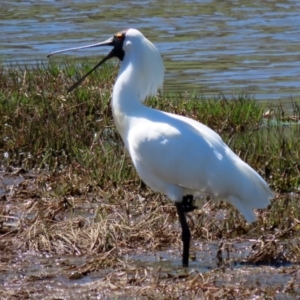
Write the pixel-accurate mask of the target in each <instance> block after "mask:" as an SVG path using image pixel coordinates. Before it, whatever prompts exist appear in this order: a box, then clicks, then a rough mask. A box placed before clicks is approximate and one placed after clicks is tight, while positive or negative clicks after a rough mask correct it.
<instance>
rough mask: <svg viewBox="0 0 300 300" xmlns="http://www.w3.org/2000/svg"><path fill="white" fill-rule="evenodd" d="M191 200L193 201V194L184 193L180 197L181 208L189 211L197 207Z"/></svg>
mask: <svg viewBox="0 0 300 300" xmlns="http://www.w3.org/2000/svg"><path fill="white" fill-rule="evenodd" d="M193 201H194V196H193V195H186V196H183V197H182V202H181V203H182V208H183V210H184V212H191V211H193V210H194V209H195V208H197V207H196V206H194V205H193Z"/></svg>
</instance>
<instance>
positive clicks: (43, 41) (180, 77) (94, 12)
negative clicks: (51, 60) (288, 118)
mask: <svg viewBox="0 0 300 300" xmlns="http://www.w3.org/2000/svg"><path fill="white" fill-rule="evenodd" d="M299 15H300V2H299V1H297V0H285V1H283V0H281V1H264V2H263V3H262V2H261V1H249V0H235V1H226V2H220V1H217V0H198V1H164V2H161V1H151V2H149V1H146V0H140V1H127V2H126V3H125V2H120V1H114V0H113V1H107V0H106V1H101V2H99V1H96V0H88V1H84V2H82V1H54V0H44V1H39V2H37V1H16V0H14V1H2V2H1V11H0V28H1V44H0V60H2V61H5V62H7V61H9V62H14V61H16V60H18V61H19V62H20V63H22V62H28V61H31V62H33V61H36V60H39V61H40V60H43V61H46V54H47V53H49V52H51V51H54V50H58V49H62V48H66V47H72V46H79V45H85V44H89V43H94V42H96V41H100V40H103V39H106V38H107V37H109V36H110V35H111V34H113V33H115V32H117V31H120V30H122V29H124V28H129V27H135V28H138V29H140V30H141V31H142V32H143V33H144V34H145V35H146V36H147V37H148V38H149V39H150V40H151V41H153V42H154V43H155V44H156V45H157V47H158V49H159V50H160V52H161V53H162V56H163V58H164V61H165V64H166V83H165V90H166V91H172V92H183V91H191V90H195V89H197V90H200V91H202V92H204V93H205V94H206V95H207V94H214V95H215V94H217V93H219V92H223V93H225V94H226V95H231V94H232V93H240V92H244V93H250V94H251V95H253V96H254V97H255V99H258V100H269V99H287V98H289V99H290V97H291V96H292V97H297V96H298V95H299V94H300V83H299V75H300V60H299V58H300V51H299V42H300V18H299ZM107 51H108V50H106V49H97V51H92V50H90V51H83V52H77V53H76V56H79V55H85V56H91V57H92V56H100V55H103V54H105V53H107ZM71 54H72V53H71ZM73 55H75V54H74V53H73ZM67 56H68V55H67V54H64V55H62V56H60V59H66V57H67Z"/></svg>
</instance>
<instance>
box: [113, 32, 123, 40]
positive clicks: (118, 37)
mask: <svg viewBox="0 0 300 300" xmlns="http://www.w3.org/2000/svg"><path fill="white" fill-rule="evenodd" d="M124 36H125V34H124V33H123V32H118V33H117V34H116V35H115V37H116V38H117V39H118V41H119V42H121V41H122V40H123V39H124Z"/></svg>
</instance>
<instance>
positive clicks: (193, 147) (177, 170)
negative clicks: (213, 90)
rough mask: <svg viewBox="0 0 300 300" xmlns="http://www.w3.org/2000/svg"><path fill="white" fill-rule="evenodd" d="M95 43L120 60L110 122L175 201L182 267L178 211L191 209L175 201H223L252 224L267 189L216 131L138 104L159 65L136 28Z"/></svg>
mask: <svg viewBox="0 0 300 300" xmlns="http://www.w3.org/2000/svg"><path fill="white" fill-rule="evenodd" d="M98 45H99V46H103V45H110V46H114V49H113V50H112V52H111V53H110V54H109V55H108V57H107V59H108V58H110V57H113V56H115V57H119V58H120V59H121V66H120V70H119V74H118V78H117V80H116V83H115V85H114V88H113V95H112V111H113V116H114V121H115V124H116V126H117V129H118V131H119V133H120V135H121V136H122V139H123V141H124V143H125V146H126V148H127V149H128V152H129V154H130V157H131V159H132V162H133V164H134V166H135V168H136V170H137V172H138V174H139V176H140V178H141V179H142V180H143V181H144V182H145V183H146V184H147V185H148V186H149V187H150V188H151V189H153V190H154V191H157V192H160V193H163V194H165V195H167V196H168V197H169V198H170V200H172V201H173V202H175V204H176V206H177V210H178V214H179V217H180V222H181V225H182V229H183V243H184V254H183V265H184V266H187V265H188V252H189V242H190V241H189V230H188V227H187V224H186V221H185V217H184V212H185V211H191V210H193V208H194V207H193V206H192V204H191V203H188V204H182V205H181V203H183V202H184V201H186V199H185V197H186V196H187V197H193V196H198V195H211V196H213V197H214V198H215V199H217V200H225V201H227V202H229V203H231V204H232V205H234V206H235V207H236V208H237V209H238V210H239V211H240V212H241V213H242V214H243V215H244V217H245V218H246V220H247V221H248V222H253V221H254V220H255V214H254V212H253V209H254V208H265V207H267V206H268V205H269V204H270V199H271V198H272V197H273V193H272V191H271V190H270V188H269V186H268V185H267V183H266V182H265V181H264V180H263V179H262V178H261V176H260V175H259V174H258V173H257V172H256V171H254V170H253V169H252V168H251V167H250V166H249V165H248V164H246V163H245V162H244V161H242V160H241V159H240V158H239V157H238V156H237V155H236V154H235V153H233V152H232V150H231V149H230V148H229V147H228V146H227V145H226V144H225V143H224V142H223V141H222V139H221V137H220V136H219V135H218V134H217V133H216V132H214V131H213V130H211V129H210V128H208V127H207V126H205V125H203V124H201V123H199V122H197V121H195V120H193V119H190V118H187V117H183V116H179V115H175V114H171V113H166V112H163V111H159V110H156V109H152V108H149V107H146V106H145V105H144V104H143V102H144V100H145V99H146V98H147V97H149V96H153V95H155V94H156V93H157V90H158V89H159V88H161V87H162V84H163V77H164V65H163V61H162V59H161V56H160V54H159V52H158V50H157V48H156V47H155V46H154V45H153V44H152V43H151V42H150V41H149V40H148V39H146V38H145V37H144V36H143V34H142V33H141V32H139V31H138V30H135V29H129V30H127V31H124V32H122V33H118V34H116V35H115V36H114V37H113V38H112V39H109V40H107V41H105V42H103V43H100V44H98ZM94 46H95V45H94ZM96 46H97V44H96ZM105 60H106V58H105V59H104V60H103V61H105ZM101 63H102V62H100V63H99V64H101ZM99 64H98V65H99ZM98 65H97V66H98ZM184 205H187V206H184Z"/></svg>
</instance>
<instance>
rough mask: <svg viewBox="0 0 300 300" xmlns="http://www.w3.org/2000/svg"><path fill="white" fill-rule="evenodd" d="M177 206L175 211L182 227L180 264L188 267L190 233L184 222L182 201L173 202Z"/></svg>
mask: <svg viewBox="0 0 300 300" xmlns="http://www.w3.org/2000/svg"><path fill="white" fill-rule="evenodd" d="M175 205H176V208H177V213H178V217H179V222H180V224H181V228H182V237H181V238H182V243H183V254H182V266H183V267H188V266H189V252H190V240H191V233H190V230H189V226H188V224H187V222H186V218H185V214H184V212H185V208H184V205H183V203H175Z"/></svg>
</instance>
